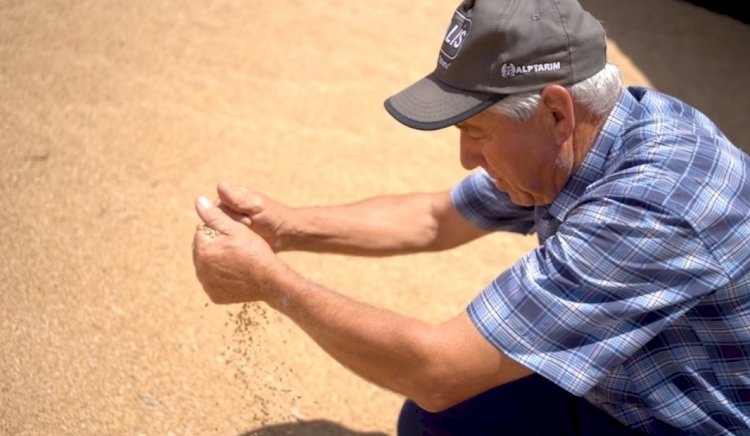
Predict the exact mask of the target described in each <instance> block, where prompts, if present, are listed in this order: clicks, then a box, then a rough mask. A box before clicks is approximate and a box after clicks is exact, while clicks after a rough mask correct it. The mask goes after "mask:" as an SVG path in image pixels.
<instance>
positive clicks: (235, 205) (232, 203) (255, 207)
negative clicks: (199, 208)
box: [216, 182, 263, 215]
mask: <svg viewBox="0 0 750 436" xmlns="http://www.w3.org/2000/svg"><path fill="white" fill-rule="evenodd" d="M216 191H217V192H218V194H219V199H220V200H221V202H222V203H223V204H226V205H227V206H228V207H229V208H230V209H232V210H234V211H235V212H238V213H242V214H246V215H252V214H254V213H257V212H260V211H262V210H263V197H262V196H260V195H258V194H256V193H253V192H250V191H248V190H247V189H245V188H242V187H238V186H231V185H229V184H228V183H225V182H219V184H218V186H217V187H216Z"/></svg>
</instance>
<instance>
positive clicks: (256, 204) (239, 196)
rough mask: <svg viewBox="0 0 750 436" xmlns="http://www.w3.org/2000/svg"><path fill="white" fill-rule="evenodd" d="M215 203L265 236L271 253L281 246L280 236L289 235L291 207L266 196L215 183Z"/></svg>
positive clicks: (280, 248)
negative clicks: (216, 199)
mask: <svg viewBox="0 0 750 436" xmlns="http://www.w3.org/2000/svg"><path fill="white" fill-rule="evenodd" d="M217 191H218V193H219V200H220V202H219V204H218V206H219V207H220V208H221V209H222V210H224V212H226V213H227V214H228V215H230V216H231V217H233V218H234V219H235V220H237V221H240V222H241V223H243V224H245V225H247V226H248V227H251V228H252V230H253V232H255V233H256V234H258V235H260V236H261V237H263V239H265V241H266V242H267V243H268V245H269V246H270V247H271V248H272V249H273V251H274V252H278V251H281V250H283V249H284V244H283V237H284V236H285V235H286V234H289V233H290V232H291V231H292V229H291V226H290V216H291V213H292V211H293V209H292V208H290V207H288V206H286V205H284V204H282V203H279V202H277V201H274V200H272V199H270V198H268V197H267V196H265V195H263V194H261V193H259V192H253V191H249V190H247V189H246V188H243V187H239V186H230V185H229V184H226V183H219V185H218V187H217Z"/></svg>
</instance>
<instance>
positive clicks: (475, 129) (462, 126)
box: [454, 122, 480, 132]
mask: <svg viewBox="0 0 750 436" xmlns="http://www.w3.org/2000/svg"><path fill="white" fill-rule="evenodd" d="M454 126H455V127H456V128H457V129H458V130H464V131H471V132H478V131H479V130H480V129H479V128H478V127H476V126H472V125H471V124H466V123H463V122H460V123H456V124H454Z"/></svg>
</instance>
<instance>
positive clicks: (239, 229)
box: [193, 197, 284, 304]
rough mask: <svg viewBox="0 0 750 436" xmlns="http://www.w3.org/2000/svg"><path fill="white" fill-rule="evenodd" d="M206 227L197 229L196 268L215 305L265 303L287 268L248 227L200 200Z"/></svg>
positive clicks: (195, 241)
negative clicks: (269, 290)
mask: <svg viewBox="0 0 750 436" xmlns="http://www.w3.org/2000/svg"><path fill="white" fill-rule="evenodd" d="M195 208H196V211H197V212H198V216H199V217H200V218H201V220H203V222H204V223H205V226H199V227H198V229H196V232H195V235H194V239H193V264H194V265H195V274H196V276H197V277H198V281H200V283H201V284H202V285H203V289H204V290H205V291H206V294H208V296H209V298H211V301H213V302H214V303H219V304H228V303H240V302H249V301H256V300H263V299H265V297H267V296H268V295H267V294H265V292H266V291H267V289H268V288H269V285H270V283H271V282H272V280H273V278H274V274H278V273H279V272H280V271H281V270H282V269H283V266H284V264H283V263H282V262H281V260H279V259H278V258H277V257H276V255H275V254H274V253H273V251H272V250H271V248H270V247H269V245H268V243H266V241H265V240H264V239H263V238H262V237H260V236H259V235H257V234H256V233H254V232H253V231H252V230H250V228H248V226H247V225H243V224H242V223H240V222H237V221H235V220H234V219H232V218H231V217H230V216H229V215H227V214H226V213H225V212H224V211H223V210H222V209H221V208H220V207H216V206H214V205H212V204H211V202H210V201H209V200H208V199H207V198H205V197H200V198H199V199H198V200H197V201H196V205H195Z"/></svg>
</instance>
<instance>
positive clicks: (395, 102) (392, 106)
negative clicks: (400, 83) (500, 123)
mask: <svg viewBox="0 0 750 436" xmlns="http://www.w3.org/2000/svg"><path fill="white" fill-rule="evenodd" d="M503 97H505V95H502V94H484V93H479V92H471V91H465V90H463V89H458V88H454V87H452V86H448V85H446V84H445V83H443V82H441V81H440V80H439V79H438V78H437V77H435V74H434V73H431V74H429V75H428V76H426V77H425V78H424V79H422V80H420V81H418V82H416V83H415V84H413V85H411V86H409V87H408V88H406V89H404V90H403V91H401V92H399V93H398V94H396V95H394V96H393V97H391V98H389V99H387V100H386V101H385V110H387V111H388V113H389V114H391V116H392V117H393V118H395V119H396V120H398V121H399V122H400V123H402V124H404V125H406V126H409V127H411V128H414V129H419V130H437V129H442V128H444V127H448V126H452V125H454V124H456V123H459V122H461V121H463V120H465V119H467V118H471V117H472V116H474V115H476V114H478V113H479V112H481V111H483V110H485V109H487V108H488V107H490V106H492V105H493V104H494V103H496V102H498V101H500V100H501V99H502V98H503Z"/></svg>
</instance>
